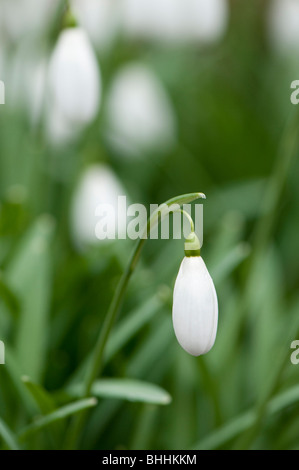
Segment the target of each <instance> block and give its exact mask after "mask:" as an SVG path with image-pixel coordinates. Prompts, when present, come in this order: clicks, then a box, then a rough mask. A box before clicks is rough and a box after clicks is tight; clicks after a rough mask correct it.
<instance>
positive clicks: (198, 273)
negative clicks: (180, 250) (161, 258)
mask: <svg viewBox="0 0 299 470" xmlns="http://www.w3.org/2000/svg"><path fill="white" fill-rule="evenodd" d="M185 255H186V256H185V257H184V259H183V261H182V263H181V266H180V269H179V273H178V275H177V278H176V282H175V286H174V293H173V309H172V319H173V327H174V331H175V335H176V337H177V340H178V342H179V343H180V345H181V346H182V348H183V349H185V351H187V352H188V353H189V354H192V355H193V356H200V355H201V354H205V353H207V352H208V351H209V350H210V349H211V348H212V346H213V345H214V342H215V338H216V332H217V325H218V301H217V294H216V290H215V286H214V283H213V280H212V278H211V276H210V274H209V272H208V270H207V267H206V265H205V262H204V260H203V259H202V257H201V256H200V244H199V240H198V238H197V236H196V235H195V233H191V234H190V236H189V237H188V238H187V240H186V243H185Z"/></svg>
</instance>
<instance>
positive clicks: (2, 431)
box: [0, 418, 19, 450]
mask: <svg viewBox="0 0 299 470" xmlns="http://www.w3.org/2000/svg"><path fill="white" fill-rule="evenodd" d="M0 438H2V439H3V441H4V443H5V444H6V446H7V447H8V448H9V449H10V450H19V445H18V443H17V438H16V436H15V435H14V433H13V432H12V431H11V430H10V429H9V427H8V426H7V425H6V424H5V423H4V421H3V420H2V419H1V418H0Z"/></svg>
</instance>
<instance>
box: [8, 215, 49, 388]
mask: <svg viewBox="0 0 299 470" xmlns="http://www.w3.org/2000/svg"><path fill="white" fill-rule="evenodd" d="M52 235H53V221H52V219H51V218H50V217H49V216H42V217H41V218H40V219H39V220H38V221H37V222H36V223H35V225H34V226H33V227H32V228H31V230H30V231H29V233H27V235H26V237H25V238H24V239H23V240H22V242H21V245H20V247H19V249H18V251H17V253H16V255H15V257H14V259H13V260H12V262H11V263H10V264H9V267H8V270H7V279H8V281H9V283H10V285H11V286H12V288H13V289H14V290H15V291H16V293H17V295H18V296H19V299H20V304H21V312H20V320H19V324H18V331H17V336H16V351H17V354H16V357H17V360H18V363H19V364H20V367H21V368H22V373H23V374H26V375H29V376H30V377H32V378H33V380H35V381H39V379H40V377H41V374H42V371H43V366H44V358H45V346H46V343H47V315H48V311H49V294H50V282H51V274H50V272H51V252H50V241H51V239H52Z"/></svg>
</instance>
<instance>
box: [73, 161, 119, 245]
mask: <svg viewBox="0 0 299 470" xmlns="http://www.w3.org/2000/svg"><path fill="white" fill-rule="evenodd" d="M125 194H126V193H125V190H124V188H123V187H122V185H121V183H120V181H119V180H118V178H117V177H116V175H115V174H114V173H113V171H112V170H111V169H110V168H109V167H108V166H106V165H104V164H94V165H92V166H90V167H89V168H88V169H87V170H86V171H85V172H84V173H83V175H82V177H81V180H80V182H79V185H78V188H77V189H76V192H75V195H74V198H73V201H72V207H71V235H72V237H73V239H74V242H75V243H76V245H77V246H78V247H82V246H83V247H84V246H86V245H94V244H96V243H102V241H99V240H98V238H97V237H96V232H95V230H96V224H97V222H98V216H97V215H96V209H97V207H98V206H99V205H100V204H111V205H112V206H113V207H114V208H115V211H116V209H117V204H118V196H124V195H125ZM116 215H117V214H116ZM111 216H112V214H111ZM108 225H109V224H108ZM115 228H116V230H117V231H118V230H119V232H118V233H121V235H124V234H125V233H126V223H125V221H124V225H123V226H122V227H119V228H118V226H117V217H116V224H115Z"/></svg>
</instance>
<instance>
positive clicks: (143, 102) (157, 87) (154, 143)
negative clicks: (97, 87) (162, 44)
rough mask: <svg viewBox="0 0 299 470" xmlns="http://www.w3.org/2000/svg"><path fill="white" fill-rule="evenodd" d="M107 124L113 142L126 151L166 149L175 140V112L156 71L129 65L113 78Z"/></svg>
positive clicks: (138, 152) (134, 152)
mask: <svg viewBox="0 0 299 470" xmlns="http://www.w3.org/2000/svg"><path fill="white" fill-rule="evenodd" d="M107 124H108V130H109V133H110V134H111V140H112V143H113V142H114V143H115V144H116V145H117V146H118V147H119V148H120V149H121V150H122V151H123V152H124V153H125V154H126V153H127V151H126V149H129V151H128V153H129V154H130V155H137V156H139V155H140V154H142V152H143V151H144V150H149V149H150V150H154V149H160V150H161V149H162V150H164V149H168V148H169V147H170V146H171V145H172V144H173V142H174V140H175V128H176V123H175V115H174V111H173V107H172V105H171V102H170V100H169V97H168V95H167V93H166V91H165V90H164V88H163V86H162V84H161V83H160V82H159V80H158V78H157V77H156V76H155V74H154V73H153V72H152V71H151V70H150V69H148V68H147V67H144V66H143V65H141V64H138V63H137V64H135V63H133V64H130V65H128V66H125V67H124V68H122V69H121V70H120V72H119V73H118V74H117V75H116V77H115V79H114V80H113V83H112V86H111V89H110V92H109V95H108V99H107Z"/></svg>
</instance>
